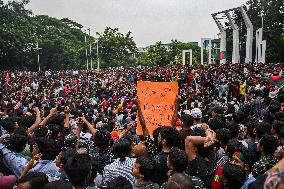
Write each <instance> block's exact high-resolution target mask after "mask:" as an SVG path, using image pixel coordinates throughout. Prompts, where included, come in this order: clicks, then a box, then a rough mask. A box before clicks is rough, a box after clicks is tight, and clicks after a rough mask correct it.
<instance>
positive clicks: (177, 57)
mask: <svg viewBox="0 0 284 189" xmlns="http://www.w3.org/2000/svg"><path fill="white" fill-rule="evenodd" d="M166 47H167V48H166ZM188 49H192V51H193V56H192V60H193V63H194V64H199V63H200V53H201V52H200V47H199V46H197V45H192V44H190V43H182V42H179V41H177V40H172V41H171V43H170V44H167V45H163V44H162V43H161V42H158V43H156V44H155V45H153V46H151V47H150V48H149V49H148V50H147V51H146V52H144V53H143V54H142V55H140V56H139V59H138V63H139V64H141V65H146V66H150V65H168V64H182V51H183V50H188ZM204 54H205V56H206V52H204ZM186 62H189V56H186Z"/></svg>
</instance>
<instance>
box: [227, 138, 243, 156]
mask: <svg viewBox="0 0 284 189" xmlns="http://www.w3.org/2000/svg"><path fill="white" fill-rule="evenodd" d="M241 147H242V144H241V143H240V142H239V141H238V139H235V138H234V139H231V140H229V141H228V143H227V154H228V157H229V158H232V156H233V154H234V152H235V151H237V150H238V149H240V148H241Z"/></svg>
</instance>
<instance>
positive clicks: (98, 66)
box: [97, 34, 100, 72]
mask: <svg viewBox="0 0 284 189" xmlns="http://www.w3.org/2000/svg"><path fill="white" fill-rule="evenodd" d="M97 61H98V62H97V64H98V65H97V69H98V70H97V72H100V58H99V37H98V34H97Z"/></svg>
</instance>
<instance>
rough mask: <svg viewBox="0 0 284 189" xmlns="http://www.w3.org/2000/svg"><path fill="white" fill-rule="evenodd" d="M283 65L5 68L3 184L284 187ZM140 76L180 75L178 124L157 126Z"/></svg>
mask: <svg viewBox="0 0 284 189" xmlns="http://www.w3.org/2000/svg"><path fill="white" fill-rule="evenodd" d="M282 68H284V66H283V64H223V65H204V66H203V65H195V66H193V67H189V66H177V65H174V66H167V67H162V66H155V67H140V66H138V67H131V68H124V67H117V68H106V69H102V70H100V72H96V71H86V70H62V71H52V70H48V71H45V72H29V71H0V73H1V76H0V116H1V119H0V127H1V129H0V136H1V138H0V173H1V176H0V188H1V189H11V188H17V189H49V188H50V189H69V188H70V189H85V188H87V189H103V188H107V189H132V188H134V189H159V188H161V189H167V188H168V189H194V188H196V189H208V188H213V189H222V188H224V189H240V188H241V189H250V188H252V189H253V188H257V189H258V188H265V189H277V188H284V159H283V158H284V88H283V85H281V81H282V79H284V78H283V74H282ZM141 80H143V81H152V82H169V81H176V82H178V86H179V91H178V96H177V97H176V102H175V105H176V107H175V111H174V112H173V114H174V116H173V121H172V123H173V124H172V125H171V126H169V125H163V126H160V127H158V128H157V129H155V130H154V132H153V133H149V131H148V129H147V124H146V123H145V120H144V116H143V111H142V110H141V108H140V100H139V98H138V97H137V81H141ZM277 83H280V84H277ZM138 120H139V121H140V123H141V127H142V131H143V135H137V133H136V126H137V121H138Z"/></svg>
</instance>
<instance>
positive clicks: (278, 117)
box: [275, 112, 284, 121]
mask: <svg viewBox="0 0 284 189" xmlns="http://www.w3.org/2000/svg"><path fill="white" fill-rule="evenodd" d="M283 118H284V112H277V113H276V114H275V119H276V120H278V121H280V120H281V119H283Z"/></svg>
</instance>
